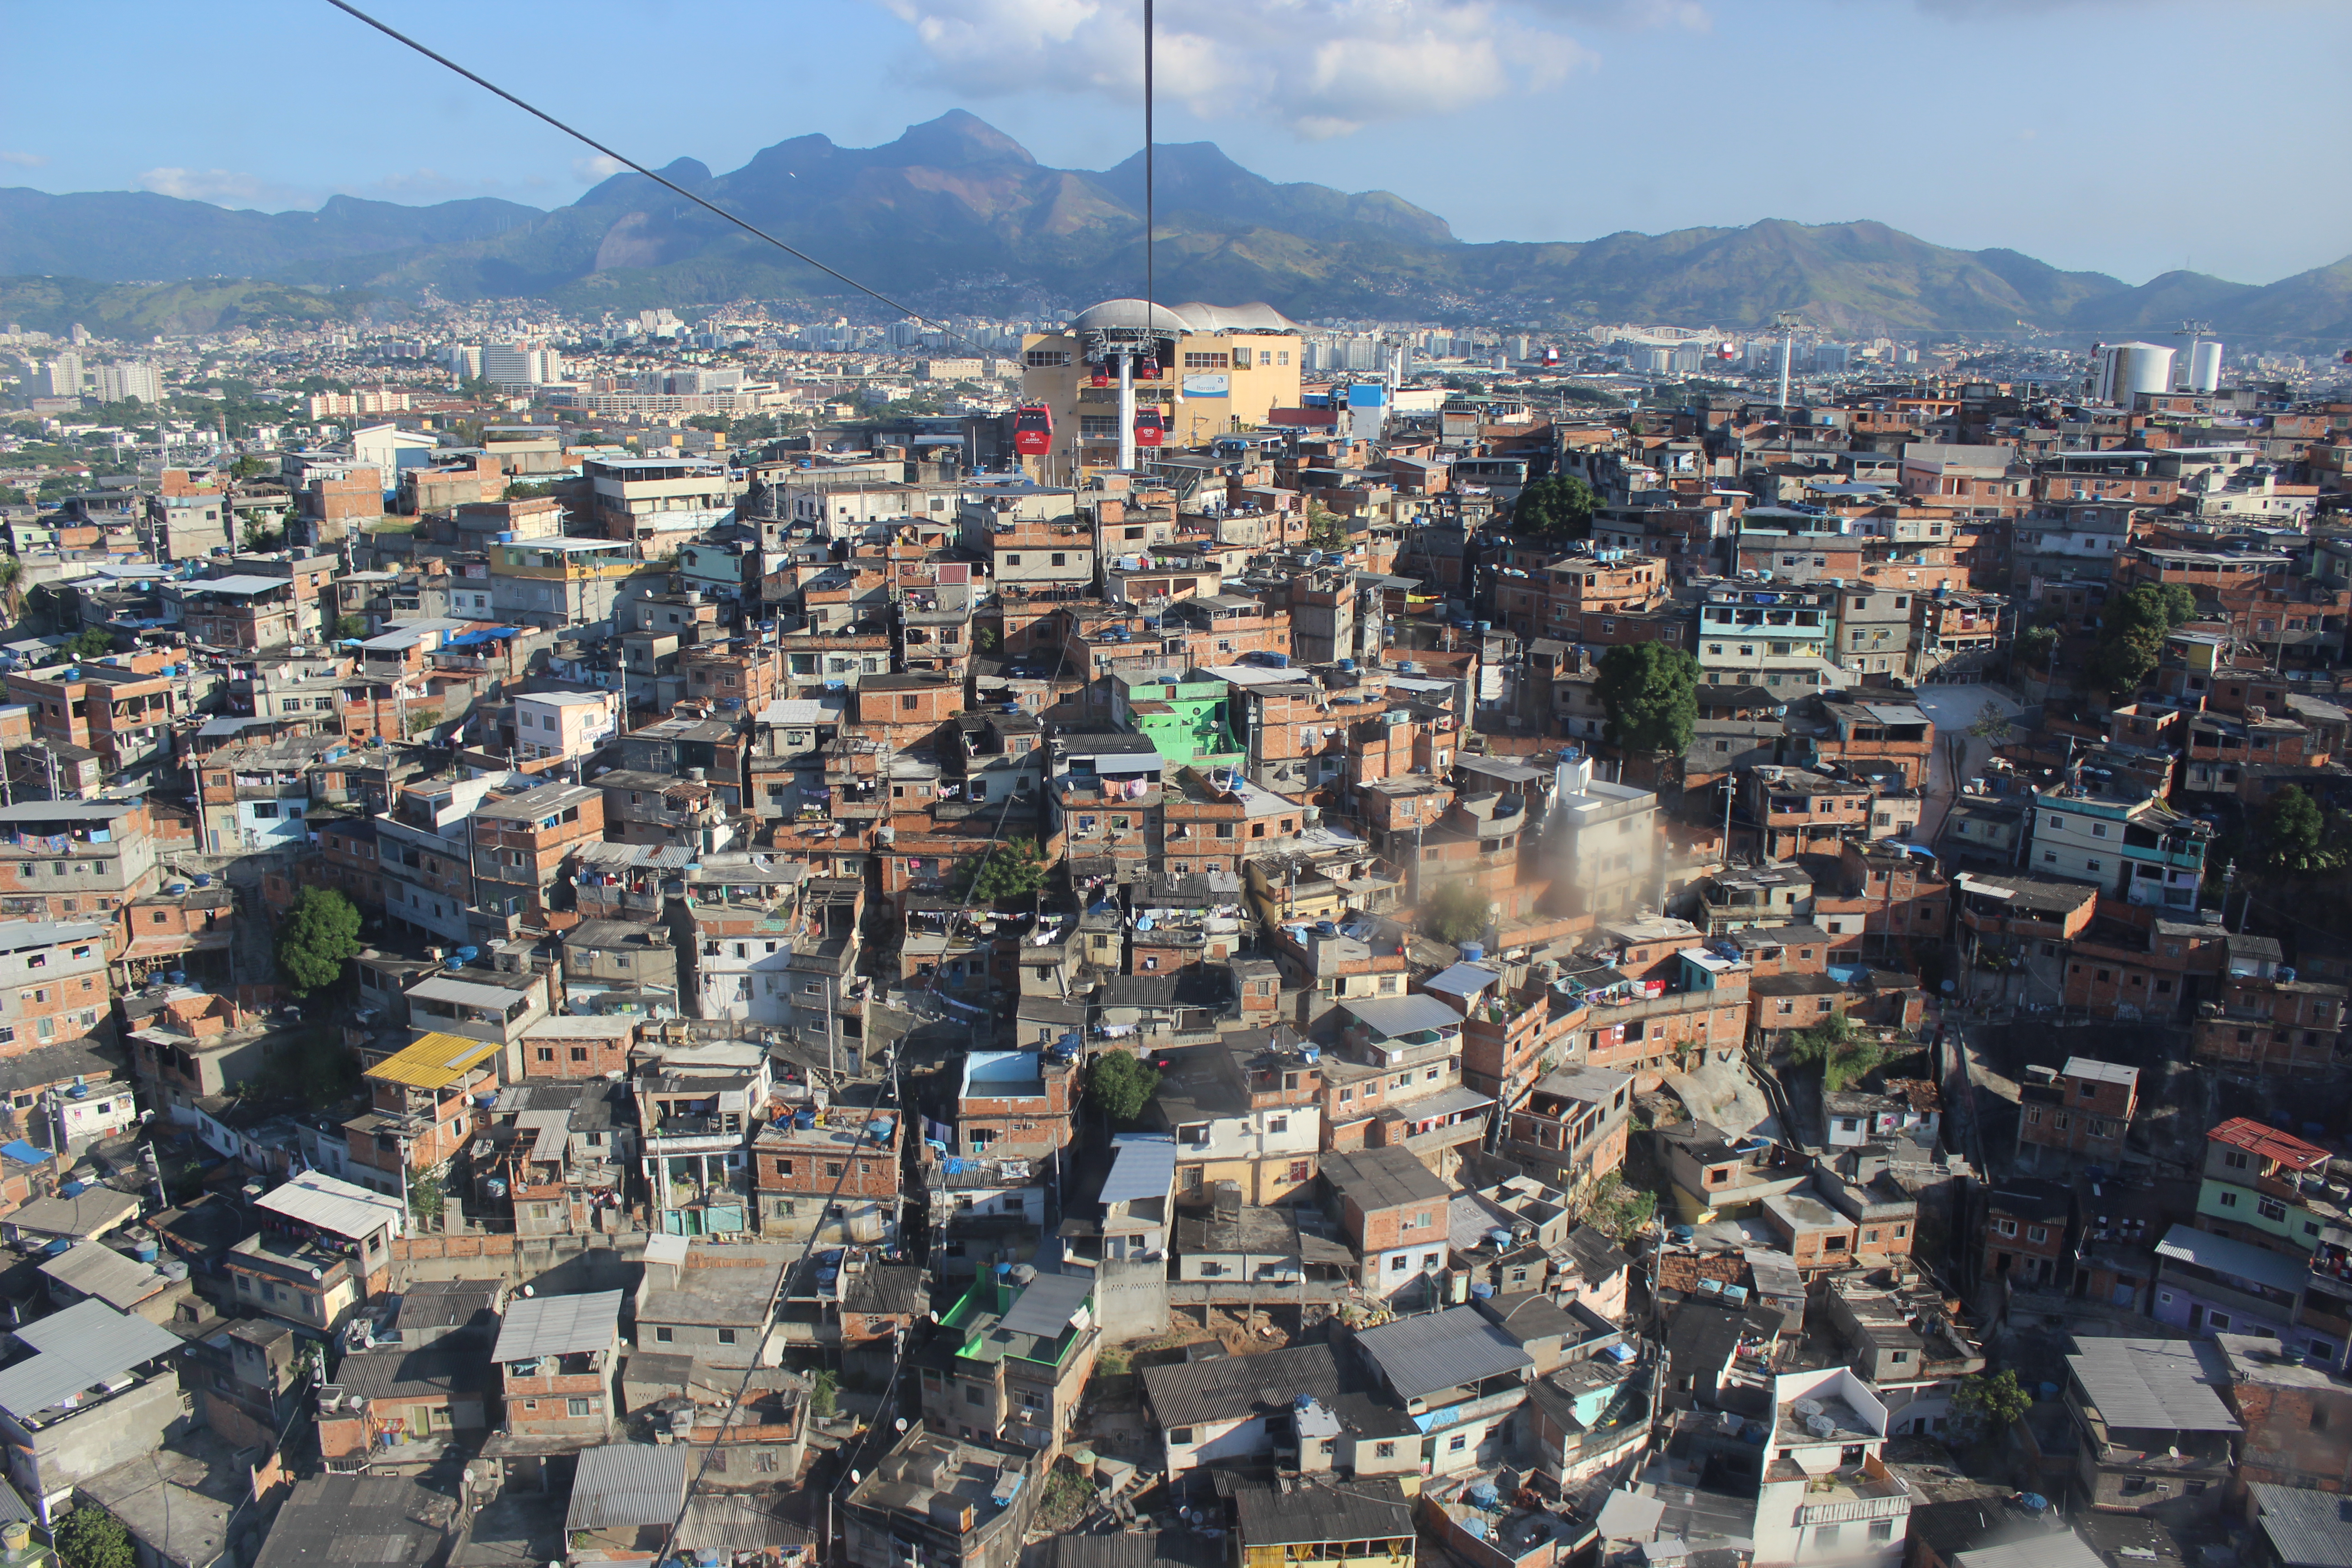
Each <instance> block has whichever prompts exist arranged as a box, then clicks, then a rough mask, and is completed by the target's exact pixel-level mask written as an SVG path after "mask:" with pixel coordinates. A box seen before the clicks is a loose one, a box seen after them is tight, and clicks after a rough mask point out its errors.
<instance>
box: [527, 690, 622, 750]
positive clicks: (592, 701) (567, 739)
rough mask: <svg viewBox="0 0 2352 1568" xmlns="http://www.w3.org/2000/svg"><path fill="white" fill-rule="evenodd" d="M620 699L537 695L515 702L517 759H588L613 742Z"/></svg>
mask: <svg viewBox="0 0 2352 1568" xmlns="http://www.w3.org/2000/svg"><path fill="white" fill-rule="evenodd" d="M620 706H621V703H620V699H619V697H618V696H617V695H615V694H614V693H613V692H610V691H534V692H530V693H529V694H527V695H525V696H521V697H518V698H516V699H515V755H516V756H517V757H518V758H520V759H523V760H525V761H528V760H530V759H531V758H534V757H585V756H587V755H588V754H589V753H591V752H593V751H595V749H596V748H597V747H599V746H601V745H603V744H604V742H607V741H609V740H611V739H612V738H613V732H614V728H615V727H616V726H617V725H618V723H619V718H618V715H619V712H620Z"/></svg>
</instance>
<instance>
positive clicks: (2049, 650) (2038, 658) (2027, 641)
mask: <svg viewBox="0 0 2352 1568" xmlns="http://www.w3.org/2000/svg"><path fill="white" fill-rule="evenodd" d="M2057 651H2058V628H2057V627H2055V626H2028V627H2026V628H2025V629H2024V630H2023V631H2021V632H2020V633H2018V634H2017V657H2018V658H2020V659H2021V660H2022V661H2023V662H2024V663H2025V665H2026V667H2027V668H2031V669H2041V670H2047V669H2048V668H2050V660H2051V657H2052V656H2053V655H2054V654H2055V653H2056V652H2057Z"/></svg>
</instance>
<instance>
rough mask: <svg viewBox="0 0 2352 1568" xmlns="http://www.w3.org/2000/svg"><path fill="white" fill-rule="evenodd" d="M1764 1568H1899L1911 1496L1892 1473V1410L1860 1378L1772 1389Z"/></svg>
mask: <svg viewBox="0 0 2352 1568" xmlns="http://www.w3.org/2000/svg"><path fill="white" fill-rule="evenodd" d="M1772 1408H1773V1416H1772V1435H1771V1436H1770V1437H1769V1438H1768V1439H1766V1441H1767V1442H1768V1444H1769V1447H1768V1448H1767V1450H1766V1453H1765V1456H1764V1479H1763V1483H1762V1484H1761V1485H1760V1486H1759V1488H1758V1489H1757V1493H1756V1528H1755V1532H1754V1540H1755V1542H1756V1559H1755V1562H1756V1568H1795V1565H1796V1564H1799V1563H1802V1564H1805V1565H1806V1568H1814V1565H1816V1564H1819V1565H1821V1568H1896V1565H1897V1564H1898V1563H1901V1562H1902V1561H1903V1548H1904V1543H1905V1541H1906V1538H1907V1537H1908V1535H1909V1532H1910V1529H1911V1489H1910V1488H1909V1487H1908V1486H1906V1484H1905V1483H1904V1481H1903V1479H1902V1478H1901V1477H1899V1476H1897V1475H1895V1473H1894V1472H1893V1471H1892V1470H1889V1469H1888V1468H1886V1464H1885V1460H1884V1459H1883V1458H1881V1457H1880V1451H1881V1450H1882V1449H1884V1448H1885V1446H1886V1406H1885V1405H1884V1404H1882V1403H1880V1401H1879V1398H1878V1396H1877V1394H1874V1393H1873V1392H1871V1387H1870V1384H1867V1383H1865V1382H1864V1381H1863V1380H1862V1379H1861V1378H1858V1377H1856V1376H1855V1375H1854V1374H1853V1371H1852V1369H1850V1368H1847V1367H1843V1366H1840V1367H1832V1368H1830V1369H1828V1370H1826V1371H1816V1372H1798V1373H1785V1374H1783V1375H1781V1376H1780V1377H1776V1378H1774V1379H1773V1380H1772Z"/></svg>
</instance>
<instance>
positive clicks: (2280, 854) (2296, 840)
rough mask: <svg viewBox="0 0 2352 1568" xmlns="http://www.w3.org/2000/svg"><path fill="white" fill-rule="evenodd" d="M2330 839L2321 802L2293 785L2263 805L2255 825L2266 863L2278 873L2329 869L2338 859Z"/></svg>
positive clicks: (2256, 837) (2255, 833) (2264, 862)
mask: <svg viewBox="0 0 2352 1568" xmlns="http://www.w3.org/2000/svg"><path fill="white" fill-rule="evenodd" d="M2327 837H2328V835H2327V818H2326V816H2325V815H2324V814H2323V813H2322V812H2321V811H2320V809H2319V805H2318V803H2317V802H2316V801H2315V800H2313V799H2312V798H2311V797H2310V796H2309V795H2305V794H2304V793H2303V791H2302V790H2300V789H2298V788H2297V787H2296V786H2294V784H2288V785H2287V786H2286V787H2285V788H2284V789H2282V790H2280V791H2279V792H2278V793H2277V794H2276V795H2273V796H2271V798H2270V799H2269V801H2267V802H2266V803H2264V805H2263V812H2262V816H2260V817H2259V818H2257V819H2256V821H2255V826H2254V839H2255V842H2256V843H2257V844H2259V845H2260V846H2261V847H2262V858H2263V864H2264V865H2266V866H2268V867H2270V868H2272V869H2273V870H2278V871H2324V870H2326V869H2328V868H2330V867H2331V866H2332V865H2333V864H2334V863H2335V861H2336V858H2337V857H2336V854H2335V853H2334V850H2333V847H2332V846H2331V845H2329V843H2328V842H2327Z"/></svg>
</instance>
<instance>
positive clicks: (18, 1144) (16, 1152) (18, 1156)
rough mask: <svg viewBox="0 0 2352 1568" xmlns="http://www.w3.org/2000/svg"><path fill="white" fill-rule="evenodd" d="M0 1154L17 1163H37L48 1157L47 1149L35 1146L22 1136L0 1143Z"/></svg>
mask: <svg viewBox="0 0 2352 1568" xmlns="http://www.w3.org/2000/svg"><path fill="white" fill-rule="evenodd" d="M0 1154H5V1155H7V1156H8V1158H10V1159H11V1160H14V1161H16V1163H18V1164H19V1165H38V1164H40V1163H43V1162H45V1161H46V1160H47V1159H48V1157H49V1152H48V1151H47V1149H37V1148H35V1147H34V1146H33V1145H32V1144H30V1143H27V1142H25V1141H24V1140H23V1139H22V1138H16V1139H12V1140H10V1141H9V1142H5V1143H0Z"/></svg>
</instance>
